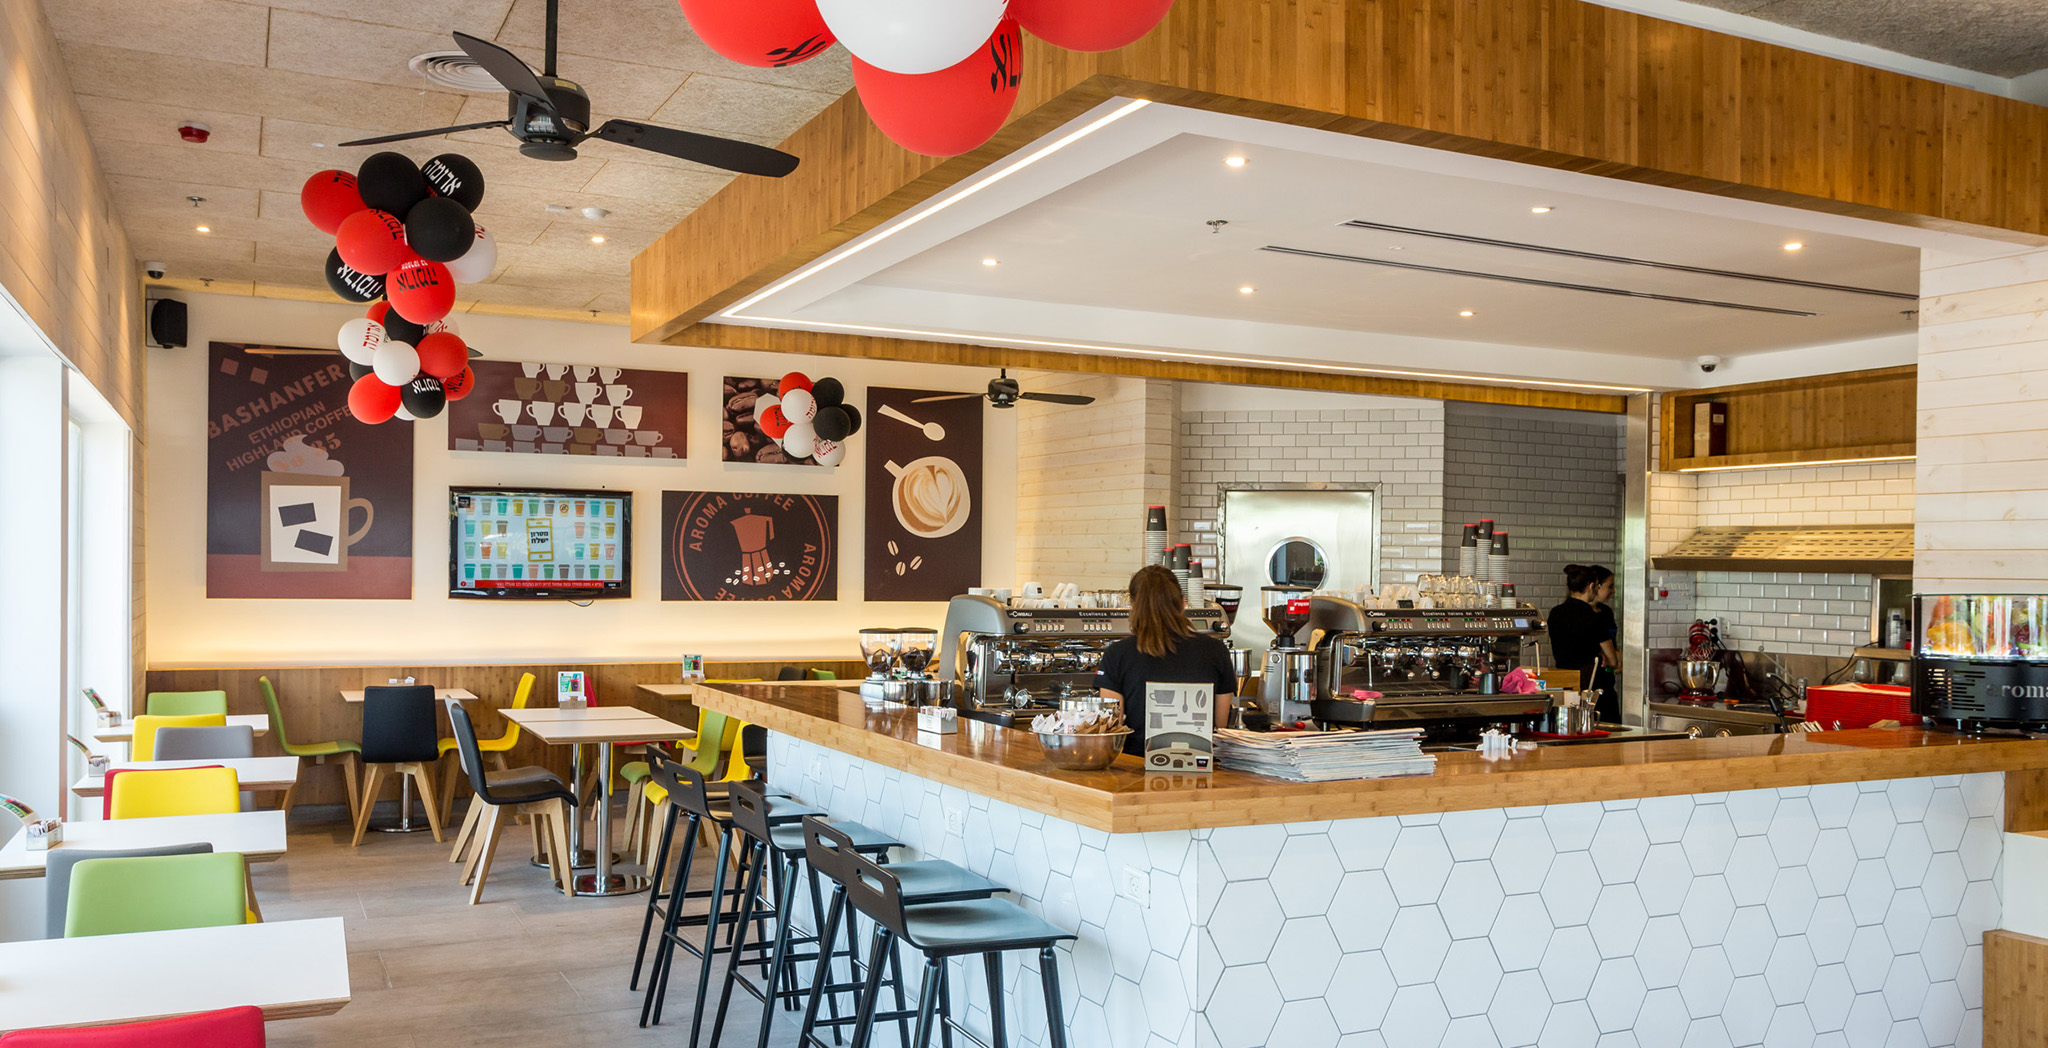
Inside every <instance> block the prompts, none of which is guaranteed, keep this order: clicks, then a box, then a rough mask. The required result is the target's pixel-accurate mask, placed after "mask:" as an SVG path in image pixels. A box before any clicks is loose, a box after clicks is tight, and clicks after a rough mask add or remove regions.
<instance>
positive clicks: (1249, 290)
mask: <svg viewBox="0 0 2048 1048" xmlns="http://www.w3.org/2000/svg"><path fill="white" fill-rule="evenodd" d="M1257 290H1258V288H1255V287H1253V286H1251V285H1250V284H1246V285H1245V286H1243V287H1241V288H1238V289H1237V293H1238V294H1240V295H1249V294H1251V293H1252V292H1254V291H1257Z"/></svg>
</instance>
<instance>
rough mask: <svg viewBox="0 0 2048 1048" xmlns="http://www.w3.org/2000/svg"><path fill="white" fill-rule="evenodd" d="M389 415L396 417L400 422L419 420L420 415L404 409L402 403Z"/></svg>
mask: <svg viewBox="0 0 2048 1048" xmlns="http://www.w3.org/2000/svg"><path fill="white" fill-rule="evenodd" d="M391 417H392V418H395V419H397V420H398V421H400V422H418V421H419V420H420V417H419V416H418V415H415V414H413V413H412V412H410V411H407V410H405V408H404V406H403V405H401V406H400V407H399V409H398V410H397V411H394V412H392V413H391Z"/></svg>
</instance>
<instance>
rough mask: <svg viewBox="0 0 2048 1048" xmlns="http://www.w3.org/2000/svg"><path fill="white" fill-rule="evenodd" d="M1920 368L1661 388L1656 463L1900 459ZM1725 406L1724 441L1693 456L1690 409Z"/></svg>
mask: <svg viewBox="0 0 2048 1048" xmlns="http://www.w3.org/2000/svg"><path fill="white" fill-rule="evenodd" d="M1918 381H1919V369H1918V368H1917V367H1915V366H1913V365H1910V364H1909V365H1906V366H1904V367H1895V368H1877V369H1874V370H1870V371H1848V372H1842V373H1839V374H1833V375H1814V376H1811V377H1807V378H1794V379H1784V380H1781V381H1776V382H1752V383H1749V384H1747V385H1739V386H1721V387H1718V388H1714V389H1691V390H1681V391H1676V392H1671V393H1666V394H1664V395H1663V397H1662V398H1661V402H1660V411H1661V415H1662V418H1661V423H1660V429H1661V433H1660V434H1659V436H1660V438H1661V439H1660V441H1659V443H1658V448H1659V451H1658V468H1659V469H1660V470H1663V471H1665V472H1675V471H1681V470H1691V471H1704V470H1716V469H1743V468H1751V469H1761V468H1766V467H1769V466H1795V465H1801V464H1813V463H1828V462H1840V461H1843V460H1850V461H1864V460H1871V459H1903V458H1908V457H1911V456H1912V455H1913V453H1914V419H1915V407H1916V404H1917V385H1918ZM1711 402H1718V403H1722V404H1725V405H1727V409H1728V426H1727V445H1726V448H1725V449H1724V453H1723V454H1720V455H1707V454H1695V453H1694V451H1695V449H1694V442H1693V425H1692V419H1693V408H1694V407H1695V406H1696V405H1699V404H1705V403H1711Z"/></svg>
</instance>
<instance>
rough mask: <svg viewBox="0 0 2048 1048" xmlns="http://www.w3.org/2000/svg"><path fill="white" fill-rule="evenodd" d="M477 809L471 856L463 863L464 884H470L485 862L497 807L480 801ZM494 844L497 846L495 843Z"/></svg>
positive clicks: (471, 835)
mask: <svg viewBox="0 0 2048 1048" xmlns="http://www.w3.org/2000/svg"><path fill="white" fill-rule="evenodd" d="M476 811H477V816H476V829H475V830H472V831H471V832H470V835H469V858H468V859H467V860H465V861H464V862H463V864H462V882H461V883H463V884H468V883H469V881H470V878H472V877H475V876H476V868H477V866H478V865H479V864H481V863H482V862H483V858H484V848H485V846H486V845H488V844H490V842H489V841H488V839H487V838H488V837H489V836H490V832H491V819H492V818H493V814H492V813H493V812H495V811H496V809H495V808H494V807H493V806H492V805H489V804H483V803H481V802H479V803H478V804H477V806H476ZM492 846H493V847H495V845H492Z"/></svg>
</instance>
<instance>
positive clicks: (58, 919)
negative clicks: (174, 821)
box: [43, 728, 248, 939]
mask: <svg viewBox="0 0 2048 1048" xmlns="http://www.w3.org/2000/svg"><path fill="white" fill-rule="evenodd" d="M242 730H244V731H247V730H248V729H247V728H244V729H242ZM211 851H213V845H212V844H211V843H209V842H207V841H196V842H194V843H191V844H164V845H159V846H157V847H155V848H125V849H121V848H110V849H106V850H103V851H87V850H85V849H83V848H52V849H50V862H49V865H48V866H46V867H45V868H44V873H43V885H44V888H45V890H47V891H48V892H49V898H48V899H47V901H46V902H45V907H46V908H45V910H44V913H45V914H46V915H47V922H46V923H45V925H44V930H43V937H44V938H46V939H62V938H63V937H64V915H65V912H66V903H68V902H69V901H70V899H71V868H72V867H73V866H76V865H78V864H79V863H81V862H84V861H85V860H87V859H134V858H150V857H154V856H158V855H199V854H203V853H208V852H211Z"/></svg>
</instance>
